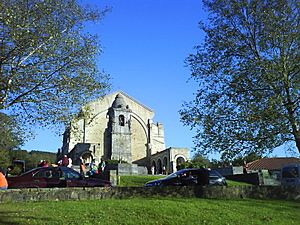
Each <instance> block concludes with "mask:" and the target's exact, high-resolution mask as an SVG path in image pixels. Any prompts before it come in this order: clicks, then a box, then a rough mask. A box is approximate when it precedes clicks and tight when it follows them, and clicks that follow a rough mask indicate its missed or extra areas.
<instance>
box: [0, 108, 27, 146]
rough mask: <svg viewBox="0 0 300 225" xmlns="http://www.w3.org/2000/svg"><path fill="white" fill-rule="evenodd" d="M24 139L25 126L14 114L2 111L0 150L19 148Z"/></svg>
mask: <svg viewBox="0 0 300 225" xmlns="http://www.w3.org/2000/svg"><path fill="white" fill-rule="evenodd" d="M23 140H25V132H24V129H23V127H21V126H20V125H19V124H18V122H17V121H16V120H15V119H14V118H13V117H12V116H8V115H6V114H4V113H1V112H0V150H12V149H18V147H19V146H20V145H22V144H23Z"/></svg>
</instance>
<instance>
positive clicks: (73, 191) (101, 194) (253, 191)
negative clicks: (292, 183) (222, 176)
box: [0, 186, 300, 203]
mask: <svg viewBox="0 0 300 225" xmlns="http://www.w3.org/2000/svg"><path fill="white" fill-rule="evenodd" d="M156 196H157V197H161V196H163V197H198V198H214V199H240V198H254V199H282V200H295V201H300V187H299V186H298V187H282V186H279V187H275V186H236V187H219V186H214V187H201V186H187V187H164V188H157V187H147V188H146V187H111V188H100V187H99V188H51V189H50V188H44V189H9V190H6V191H0V203H5V202H24V201H63V200H89V199H94V200H100V199H109V198H117V199H122V198H132V197H156Z"/></svg>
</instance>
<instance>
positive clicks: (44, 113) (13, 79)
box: [0, 0, 109, 125]
mask: <svg viewBox="0 0 300 225" xmlns="http://www.w3.org/2000/svg"><path fill="white" fill-rule="evenodd" d="M106 11H107V10H106V9H104V10H99V9H94V8H93V9H92V8H90V7H85V6H83V5H81V4H79V3H77V1H75V0H56V1H53V0H18V1H15V0H1V1H0V12H1V13H0V43H1V44H0V83H1V85H0V110H2V111H3V110H5V112H7V113H8V114H10V115H13V116H16V117H17V118H18V119H19V121H20V122H21V123H23V124H27V125H36V124H39V125H53V124H59V123H61V122H67V121H69V120H70V118H71V117H72V115H73V114H75V113H76V112H78V109H79V108H80V106H82V105H83V104H84V103H85V102H87V101H91V100H93V99H94V98H96V97H99V96H101V95H103V94H105V92H106V91H107V89H108V88H109V83H108V82H109V76H108V75H106V74H105V73H103V72H100V71H99V70H98V69H97V67H96V61H95V59H96V56H97V55H98V53H100V48H99V47H100V46H99V44H98V41H97V37H96V36H95V35H92V34H90V33H87V32H85V31H84V25H85V24H86V23H88V22H96V21H99V20H100V19H102V17H103V15H104V13H105V12H106Z"/></svg>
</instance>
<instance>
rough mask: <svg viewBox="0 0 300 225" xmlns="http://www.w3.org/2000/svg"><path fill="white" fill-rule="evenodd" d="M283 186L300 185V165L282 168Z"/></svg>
mask: <svg viewBox="0 0 300 225" xmlns="http://www.w3.org/2000/svg"><path fill="white" fill-rule="evenodd" d="M281 185H300V164H291V165H286V166H284V167H282V169H281Z"/></svg>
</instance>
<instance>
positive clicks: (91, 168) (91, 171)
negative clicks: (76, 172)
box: [80, 159, 106, 176]
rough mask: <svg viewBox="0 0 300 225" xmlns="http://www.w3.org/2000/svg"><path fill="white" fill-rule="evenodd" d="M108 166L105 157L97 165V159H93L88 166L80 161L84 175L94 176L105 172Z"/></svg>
mask: <svg viewBox="0 0 300 225" xmlns="http://www.w3.org/2000/svg"><path fill="white" fill-rule="evenodd" d="M105 167H106V163H105V161H104V160H103V159H101V161H100V163H99V164H98V165H97V163H96V162H95V160H93V161H92V162H91V163H90V164H89V165H88V168H86V166H85V164H84V163H83V162H81V163H80V173H81V174H82V175H83V176H93V175H95V174H99V173H102V172H104V170H105Z"/></svg>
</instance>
